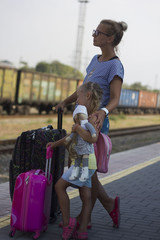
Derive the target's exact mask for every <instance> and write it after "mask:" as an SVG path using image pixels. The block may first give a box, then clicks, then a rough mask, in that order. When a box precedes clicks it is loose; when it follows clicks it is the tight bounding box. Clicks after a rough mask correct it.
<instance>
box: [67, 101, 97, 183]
mask: <svg viewBox="0 0 160 240" xmlns="http://www.w3.org/2000/svg"><path fill="white" fill-rule="evenodd" d="M73 119H74V122H75V123H78V124H80V125H81V127H82V128H84V129H85V130H89V132H90V133H91V136H92V137H93V138H94V137H96V130H95V128H94V127H93V125H92V124H91V123H89V122H88V113H87V108H86V107H85V106H84V105H78V106H77V107H76V109H75V110H74V112H73ZM75 135H76V136H75ZM71 141H75V144H72V146H73V147H74V151H75V152H76V158H75V164H74V167H73V170H72V173H71V176H70V177H69V179H70V180H75V179H76V178H77V177H78V175H79V171H80V164H81V162H82V174H81V176H80V178H79V180H80V181H81V182H84V181H86V180H87V179H88V159H89V154H91V153H94V147H93V144H91V143H89V142H86V141H85V140H83V139H82V138H81V137H80V136H79V135H78V134H76V133H71V134H70V135H69V136H68V137H67V138H66V140H65V144H66V145H67V144H68V143H70V142H71ZM71 148H72V147H71ZM69 151H72V149H70V150H69Z"/></svg>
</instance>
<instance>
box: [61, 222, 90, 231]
mask: <svg viewBox="0 0 160 240" xmlns="http://www.w3.org/2000/svg"><path fill="white" fill-rule="evenodd" d="M58 226H59V227H60V228H63V222H60V223H59V225H58ZM79 226H80V223H79V222H77V227H79ZM91 228H92V224H91V223H89V224H88V227H87V229H88V230H89V229H91Z"/></svg>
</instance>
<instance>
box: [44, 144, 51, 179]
mask: <svg viewBox="0 0 160 240" xmlns="http://www.w3.org/2000/svg"><path fill="white" fill-rule="evenodd" d="M52 156H53V149H52V148H51V146H48V147H47V151H46V169H45V177H46V178H47V177H48V181H49V179H50V172H51V162H52Z"/></svg>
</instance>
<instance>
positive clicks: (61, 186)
mask: <svg viewBox="0 0 160 240" xmlns="http://www.w3.org/2000/svg"><path fill="white" fill-rule="evenodd" d="M69 186H70V183H69V182H67V181H65V180H63V179H62V178H60V179H59V180H58V181H57V183H56V185H55V190H56V193H57V196H58V201H59V206H60V209H61V212H62V219H63V226H68V225H69V218H70V201H69V197H68V194H67V192H66V189H67V187H69Z"/></svg>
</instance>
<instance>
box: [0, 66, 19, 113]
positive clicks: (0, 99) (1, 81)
mask: <svg viewBox="0 0 160 240" xmlns="http://www.w3.org/2000/svg"><path fill="white" fill-rule="evenodd" d="M16 83H17V70H16V69H15V68H14V67H13V68H11V67H1V68H0V113H2V111H3V110H5V111H6V112H7V113H8V114H10V113H11V110H12V106H13V105H14V104H15V92H16Z"/></svg>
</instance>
